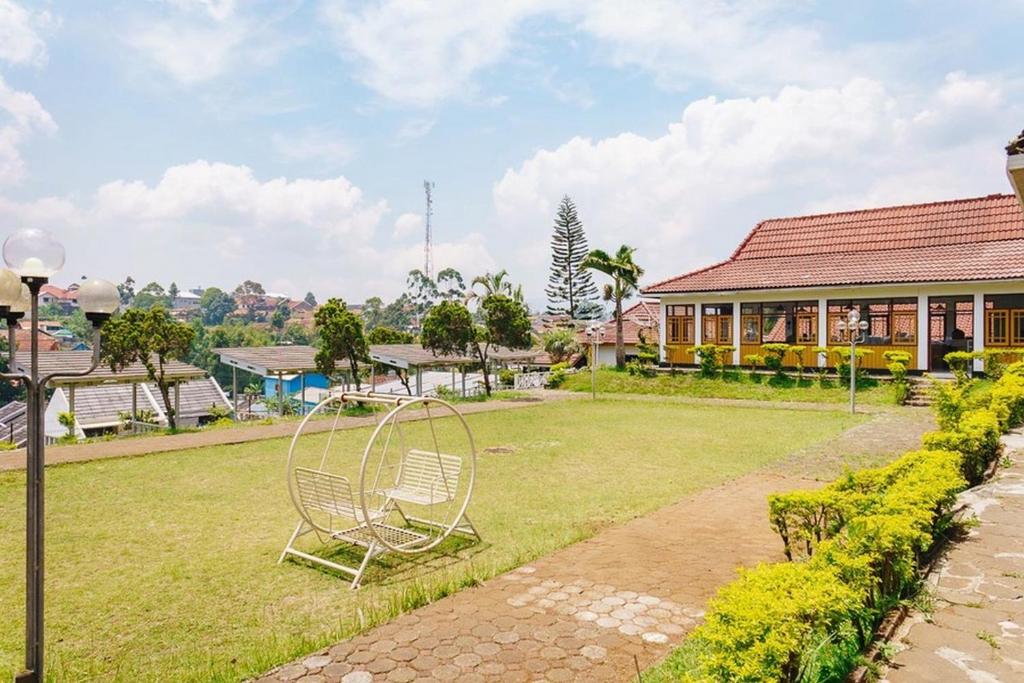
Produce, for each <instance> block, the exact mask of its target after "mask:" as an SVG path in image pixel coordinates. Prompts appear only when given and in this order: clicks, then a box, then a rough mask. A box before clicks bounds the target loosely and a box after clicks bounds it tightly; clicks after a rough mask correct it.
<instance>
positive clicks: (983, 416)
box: [924, 408, 1000, 484]
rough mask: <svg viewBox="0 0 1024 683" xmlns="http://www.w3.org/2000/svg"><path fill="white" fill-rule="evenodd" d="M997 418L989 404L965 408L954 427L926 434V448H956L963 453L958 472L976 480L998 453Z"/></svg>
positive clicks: (950, 449) (986, 469)
mask: <svg viewBox="0 0 1024 683" xmlns="http://www.w3.org/2000/svg"><path fill="white" fill-rule="evenodd" d="M999 434H1000V426H999V418H998V416H997V415H996V413H995V412H994V411H993V410H991V409H989V408H980V409H977V410H971V411H968V412H965V413H964V414H963V415H962V416H961V418H960V422H959V424H958V425H957V428H956V429H955V430H951V431H938V432H931V433H929V434H925V436H924V445H925V447H926V448H933V449H936V450H946V451H957V452H958V453H960V454H961V455H962V456H963V460H962V462H961V470H960V471H961V474H962V475H963V477H964V479H966V480H967V481H968V482H970V483H971V484H977V483H979V482H980V481H981V480H982V478H983V477H984V476H985V472H986V471H988V468H989V466H990V465H991V464H992V463H994V462H995V461H996V459H997V458H998V457H999Z"/></svg>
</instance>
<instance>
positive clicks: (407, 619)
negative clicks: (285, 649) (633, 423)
mask: <svg viewBox="0 0 1024 683" xmlns="http://www.w3.org/2000/svg"><path fill="white" fill-rule="evenodd" d="M899 416H903V418H904V419H900V417H899ZM865 425H871V426H872V427H871V429H870V430H868V431H863V430H864V428H865ZM931 428H933V423H932V422H931V421H930V420H928V419H922V418H921V411H913V410H902V411H898V412H885V413H881V414H879V415H877V416H876V418H875V419H873V420H871V421H869V422H868V423H864V424H861V425H858V426H857V427H855V428H854V429H856V430H857V432H856V433H854V434H851V432H853V429H851V430H848V431H847V432H845V433H844V434H842V435H840V436H839V437H837V438H836V439H834V440H832V441H831V442H826V443H827V444H830V447H829V446H825V447H823V450H822V452H831V451H835V450H840V451H841V450H843V449H849V448H851V447H852V446H853V445H854V444H856V443H860V445H859V446H857V447H856V448H857V449H858V450H859V451H860V453H859V454H860V456H861V457H863V458H868V457H869V456H873V457H874V459H875V460H876V461H877V460H887V459H888V458H890V457H892V456H893V455H895V454H897V453H899V452H901V451H902V450H905V449H906V447H907V444H908V443H915V444H916V443H919V442H920V439H921V434H922V433H923V432H924V431H925V430H927V429H931ZM868 433H870V434H871V435H872V438H871V439H870V445H869V446H865V445H863V442H864V439H862V438H859V437H861V436H863V435H865V434H868ZM865 449H868V450H870V451H871V453H870V454H869V453H867V452H865ZM818 455H820V453H818V452H817V451H814V452H807V453H804V454H794V458H793V459H792V460H791V462H792V464H796V463H797V462H798V461H799V460H802V459H803V457H817V456H818ZM801 456H802V457H801ZM794 471H799V468H798V467H796V468H794ZM829 475H830V476H834V475H835V472H829ZM818 485H819V482H818V481H817V480H814V479H810V478H808V477H806V476H802V475H799V474H797V475H794V474H792V473H786V472H783V471H762V472H758V473H753V474H749V475H746V476H744V477H741V478H739V479H736V480H733V481H731V482H729V483H726V484H723V485H721V486H718V487H716V488H711V489H706V490H704V491H701V492H699V493H697V494H694V495H693V496H690V497H688V498H685V499H683V500H681V501H679V502H677V503H675V504H672V505H669V506H667V507H665V508H662V509H660V510H658V511H656V512H654V513H652V514H650V515H647V516H644V517H639V518H637V519H634V520H632V521H630V522H628V523H626V524H623V525H621V526H618V527H614V528H612V529H609V530H607V531H604V532H602V533H600V534H598V535H597V536H595V537H593V538H591V539H589V540H586V541H582V542H580V543H577V544H575V545H572V546H569V547H568V548H565V549H563V550H560V551H558V552H556V553H553V554H551V555H548V556H546V557H544V558H541V559H540V560H537V561H534V562H532V563H530V564H529V565H526V566H523V567H520V568H518V569H516V570H514V571H511V572H509V573H507V574H504V575H502V576H498V577H496V578H495V579H493V580H491V581H488V582H487V583H486V584H484V585H481V586H477V587H474V588H469V589H466V590H463V591H460V592H458V593H456V594H454V595H451V596H449V597H446V598H444V599H442V600H439V601H438V602H435V603H433V604H431V605H427V606H425V607H422V608H420V609H418V610H415V611H412V612H409V613H406V614H404V615H402V616H400V617H398V618H397V619H395V620H393V621H391V622H390V623H387V624H384V625H382V626H379V627H377V628H374V629H371V630H369V631H367V632H365V633H363V634H361V635H358V636H356V637H355V638H352V639H350V640H347V641H344V642H341V643H339V644H337V645H335V646H333V647H330V648H328V649H325V650H321V651H319V652H315V653H313V654H311V655H309V656H308V657H306V658H304V659H302V660H300V661H297V662H293V663H291V664H288V665H285V666H282V667H279V668H277V669H275V670H273V671H271V672H269V673H268V674H266V675H265V676H264V677H263V678H261V679H259V681H260V683H278V682H280V681H297V680H298V681H308V682H310V683H313V682H317V683H327V682H331V681H333V682H338V681H342V682H343V683H368V682H370V681H416V680H424V681H426V680H435V681H436V680H442V681H443V680H450V681H482V680H494V681H534V680H551V681H570V680H586V681H623V680H630V679H632V678H635V676H636V671H637V667H639V669H640V670H644V669H646V668H647V667H649V666H651V665H652V664H653V663H654V662H656V661H658V660H660V659H661V658H662V657H664V656H665V655H666V654H668V652H669V651H670V650H671V649H672V647H674V646H676V645H678V644H679V642H680V641H681V640H682V638H683V637H684V636H685V635H686V633H688V632H689V631H690V630H691V629H692V628H693V627H694V626H696V625H697V624H698V623H699V622H700V620H701V617H702V616H703V614H704V611H703V610H704V605H705V603H706V602H707V600H708V599H709V598H710V597H711V596H712V595H714V593H715V591H716V589H717V588H718V587H719V586H721V585H723V584H725V583H728V582H729V581H731V580H732V579H734V578H735V577H736V569H737V567H741V566H753V565H755V564H757V563H758V562H763V561H777V560H781V559H783V554H782V544H781V543H780V542H779V538H778V536H777V535H776V534H775V533H774V532H773V531H772V530H771V528H770V527H769V523H768V518H767V505H766V500H767V497H768V495H769V494H771V493H776V492H778V491H783V490H789V489H793V488H808V487H816V486H818Z"/></svg>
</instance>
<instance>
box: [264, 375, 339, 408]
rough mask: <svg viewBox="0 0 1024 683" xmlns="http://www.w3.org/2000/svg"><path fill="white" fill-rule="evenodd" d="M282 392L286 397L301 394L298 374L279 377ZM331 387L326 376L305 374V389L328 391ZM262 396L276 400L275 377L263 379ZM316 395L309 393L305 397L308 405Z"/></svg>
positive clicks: (300, 378)
mask: <svg viewBox="0 0 1024 683" xmlns="http://www.w3.org/2000/svg"><path fill="white" fill-rule="evenodd" d="M281 384H282V390H283V391H284V393H285V395H286V396H291V395H293V394H300V393H301V392H302V376H301V375H299V374H294V375H282V376H281ZM330 386H331V382H330V380H328V379H327V377H326V376H324V375H321V374H320V373H318V372H309V373H306V389H307V390H309V389H328V388H330ZM263 395H264V396H266V397H267V398H277V376H276V375H274V376H270V377H264V378H263ZM318 395H319V394H318V393H313V392H310V393H309V394H307V396H306V402H307V403H308V402H309V401H310V399H311V397H314V396H318ZM314 405H315V404H314Z"/></svg>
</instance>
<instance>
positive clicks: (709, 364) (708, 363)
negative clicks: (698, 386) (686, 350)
mask: <svg viewBox="0 0 1024 683" xmlns="http://www.w3.org/2000/svg"><path fill="white" fill-rule="evenodd" d="M690 351H691V352H692V353H693V354H694V355H695V356H697V361H698V362H699V363H700V374H701V377H716V376H718V374H719V372H720V371H721V370H722V359H721V355H720V354H719V352H718V346H717V345H715V344H700V345H698V346H694V347H692V348H691V349H690Z"/></svg>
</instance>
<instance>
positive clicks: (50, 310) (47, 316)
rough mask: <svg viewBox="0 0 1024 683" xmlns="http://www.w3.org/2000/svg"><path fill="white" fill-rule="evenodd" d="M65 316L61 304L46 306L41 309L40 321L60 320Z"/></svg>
mask: <svg viewBox="0 0 1024 683" xmlns="http://www.w3.org/2000/svg"><path fill="white" fill-rule="evenodd" d="M63 316H64V309H63V308H61V307H60V305H59V304H44V305H42V306H40V307H39V319H40V320H59V319H60V318H62V317H63Z"/></svg>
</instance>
